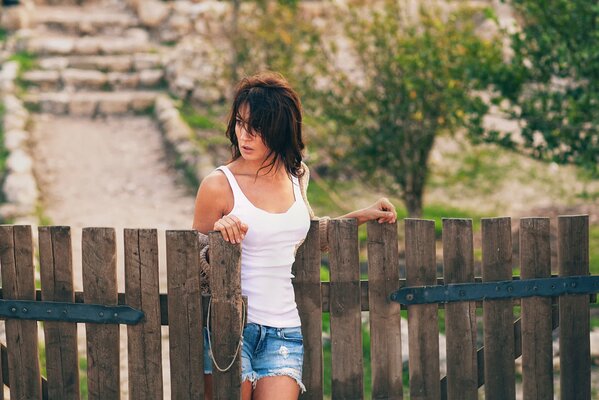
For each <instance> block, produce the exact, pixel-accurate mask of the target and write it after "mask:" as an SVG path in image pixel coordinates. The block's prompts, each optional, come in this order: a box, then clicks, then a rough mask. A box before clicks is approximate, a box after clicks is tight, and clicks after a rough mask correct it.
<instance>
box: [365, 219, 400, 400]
mask: <svg viewBox="0 0 599 400" xmlns="http://www.w3.org/2000/svg"><path fill="white" fill-rule="evenodd" d="M367 233H368V291H369V294H368V301H369V307H368V308H369V310H370V311H369V312H370V314H369V315H370V358H371V366H372V398H373V399H402V398H403V376H402V367H403V365H402V358H401V314H400V305H399V303H396V302H394V301H391V300H390V298H389V295H390V294H391V293H393V292H395V291H396V290H397V289H398V287H399V248H398V242H397V224H396V223H394V224H380V223H378V222H376V221H369V222H368V225H367Z"/></svg>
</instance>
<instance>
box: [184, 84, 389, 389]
mask: <svg viewBox="0 0 599 400" xmlns="http://www.w3.org/2000/svg"><path fill="white" fill-rule="evenodd" d="M301 112H302V110H301V103H300V100H299V96H298V95H297V93H296V92H295V91H294V90H293V89H292V88H291V86H290V85H289V83H288V82H287V81H286V80H285V79H284V78H283V77H282V76H281V75H279V74H274V73H264V74H259V75H256V76H252V77H249V78H245V79H243V80H242V81H241V82H240V83H239V85H238V87H237V90H236V93H235V97H234V101H233V106H232V109H231V115H230V119H229V123H228V127H227V132H226V135H227V137H228V138H229V140H230V141H231V149H232V160H231V161H230V162H229V163H228V164H227V165H223V166H221V167H218V168H217V169H216V170H215V171H213V172H212V173H211V174H210V175H208V176H207V177H206V178H205V179H204V180H203V181H202V183H201V185H200V188H199V190H198V193H197V198H196V204H195V213H194V220H193V229H195V230H197V231H199V232H200V233H201V234H203V235H200V236H201V238H200V240H201V241H202V242H203V244H205V243H206V242H207V241H206V236H205V235H206V234H208V232H209V231H212V230H215V231H220V232H221V233H222V235H223V238H224V239H225V240H227V241H229V242H231V243H241V289H242V294H243V295H244V296H247V297H248V310H247V325H246V327H245V329H244V331H243V345H242V348H241V360H242V398H243V399H244V400H248V399H252V398H253V399H254V400H268V399H272V400H275V399H276V400H287V399H297V398H298V395H299V393H300V391H301V390H305V388H304V385H303V383H302V362H303V344H302V333H301V321H300V318H299V314H298V311H297V306H296V303H295V295H294V292H293V286H292V283H291V278H293V276H292V274H291V266H292V264H293V262H294V260H295V252H296V250H297V248H298V247H299V245H300V244H301V243H302V242H303V240H304V239H305V237H306V234H307V233H308V229H309V227H310V219H311V218H316V217H314V213H313V212H312V210H311V208H310V205H309V203H308V201H307V198H306V189H307V186H308V179H309V171H308V168H307V166H306V165H305V164H304V163H303V162H302V152H303V149H304V142H303V138H302V113H301ZM342 218H356V219H357V221H358V224H362V223H364V222H366V221H369V220H373V219H376V220H378V222H379V223H385V222H386V223H393V222H395V220H396V218H397V214H396V212H395V208H394V207H393V205H392V204H391V203H390V202H389V201H388V200H387V199H386V198H381V199H380V200H378V201H377V202H376V203H374V204H372V205H371V206H370V207H367V208H365V209H361V210H357V211H354V212H351V213H349V214H346V215H344V216H342ZM327 222H328V218H320V219H319V224H320V234H321V243H322V244H323V248H325V249H326V247H327V240H326V232H327ZM208 261H209V252H208V246H207V245H206V246H205V247H204V249H203V251H202V261H201V262H202V263H208ZM205 333H206V332H205ZM209 334H210V333H209V332H208V333H207V334H206V335H209ZM206 335H205V336H206ZM205 344H206V345H207V340H205ZM205 354H206V357H205V360H204V374H205V382H206V398H211V393H212V379H211V373H212V363H211V359H210V349H208V348H207V347H206V348H205Z"/></svg>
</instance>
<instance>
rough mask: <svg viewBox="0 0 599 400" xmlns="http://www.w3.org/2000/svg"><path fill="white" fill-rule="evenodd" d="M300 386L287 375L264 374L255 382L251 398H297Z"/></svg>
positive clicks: (271, 399)
mask: <svg viewBox="0 0 599 400" xmlns="http://www.w3.org/2000/svg"><path fill="white" fill-rule="evenodd" d="M299 394H300V387H299V386H298V384H297V382H296V381H295V379H293V378H291V377H289V376H265V377H264V378H261V379H259V380H258V382H256V389H254V397H253V398H252V399H253V400H297V398H298V397H299Z"/></svg>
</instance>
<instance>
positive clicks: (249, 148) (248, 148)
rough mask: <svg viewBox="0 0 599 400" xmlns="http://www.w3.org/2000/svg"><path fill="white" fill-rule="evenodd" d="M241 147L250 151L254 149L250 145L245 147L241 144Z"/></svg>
mask: <svg viewBox="0 0 599 400" xmlns="http://www.w3.org/2000/svg"><path fill="white" fill-rule="evenodd" d="M241 148H242V149H243V150H244V151H252V150H254V149H252V148H251V147H247V146H241Z"/></svg>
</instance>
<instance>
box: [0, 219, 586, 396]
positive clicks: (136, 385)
mask: <svg viewBox="0 0 599 400" xmlns="http://www.w3.org/2000/svg"><path fill="white" fill-rule="evenodd" d="M557 223H558V225H557V226H558V239H557V246H558V248H557V250H558V267H559V275H560V276H570V275H588V274H589V236H588V217H587V216H563V217H559V218H558V221H557ZM549 225H550V221H549V219H547V218H526V219H522V220H521V221H520V246H519V248H520V259H519V263H518V264H519V266H520V268H521V277H520V279H530V278H539V277H550V276H551V269H550V230H549ZM367 233H368V277H369V280H368V281H363V280H360V270H359V249H358V230H357V224H356V221H355V220H344V219H339V220H332V221H331V225H330V230H329V242H330V253H329V262H330V282H321V280H320V266H321V252H320V245H319V237H318V223H317V222H316V221H313V222H312V226H311V229H310V231H309V233H308V237H307V239H306V241H305V243H304V244H303V245H302V247H301V248H300V249H299V251H298V254H297V257H296V262H295V264H294V267H293V269H294V274H295V279H294V285H295V290H296V301H297V304H298V307H299V310H300V315H301V319H302V330H303V334H304V346H305V356H304V369H303V374H304V383H305V385H306V387H307V388H308V391H307V392H306V393H305V394H304V395H302V398H303V399H322V398H323V386H324V382H323V375H324V374H323V336H322V314H323V313H325V312H328V313H330V330H331V331H330V340H331V356H332V368H331V377H332V398H333V399H361V398H363V397H364V386H363V382H364V375H363V365H364V361H363V357H362V323H361V312H362V311H369V312H370V313H369V314H370V336H371V340H370V343H371V349H370V354H371V366H372V398H373V399H402V398H403V390H404V389H403V379H402V377H403V364H402V354H401V329H402V328H403V329H406V326H405V322H404V321H402V319H401V318H400V305H399V304H398V303H395V302H392V301H390V300H389V296H390V294H391V293H392V292H394V291H396V290H398V289H399V288H401V287H403V286H406V285H407V286H422V285H436V284H443V283H446V284H449V283H463V282H475V281H477V280H478V281H480V278H475V276H474V246H473V233H472V221H471V220H468V219H445V220H444V221H443V278H440V277H437V262H436V238H435V229H434V222H433V221H428V220H418V219H406V220H405V263H406V274H407V275H406V279H405V280H404V279H400V277H399V246H398V232H397V226H396V225H389V224H382V225H379V224H377V223H369V224H368V227H367ZM115 242H116V240H115V231H114V230H113V229H110V228H85V229H84V230H83V238H82V261H83V262H82V264H83V265H82V268H83V286H84V292H83V293H80V292H75V291H74V290H73V277H72V276H73V275H72V268H73V266H72V261H71V239H70V230H69V228H68V227H40V228H39V268H40V276H41V291H39V290H38V291H36V288H35V279H34V271H35V267H34V265H35V263H34V253H35V250H34V248H33V243H32V232H31V227H29V226H1V227H0V263H1V273H2V289H3V290H2V296H3V299H22V300H34V299H37V300H39V301H60V302H84V303H90V304H107V305H115V304H128V305H130V306H132V307H134V308H137V309H140V310H142V311H143V312H144V313H145V318H144V320H143V321H142V322H141V323H139V324H137V325H129V326H128V329H127V340H128V362H129V367H128V373H129V396H130V398H132V399H162V398H163V397H164V393H163V383H162V364H161V325H168V326H169V349H170V386H171V397H172V398H173V399H178V400H183V399H201V398H203V391H204V382H203V375H202V360H203V352H204V349H203V340H202V325H203V323H204V322H203V320H204V319H205V315H206V306H207V301H206V299H205V298H204V299H203V298H202V296H201V295H200V274H199V266H198V262H197V261H198V255H199V249H198V244H197V237H196V233H195V232H193V231H167V232H166V248H167V250H166V251H167V275H168V293H167V294H161V293H160V292H159V276H158V243H157V232H156V230H153V229H142V230H133V229H128V230H125V235H124V249H125V280H126V282H125V283H126V290H125V293H124V294H119V293H118V292H117V273H116V243H115ZM210 243H211V262H212V266H213V278H212V282H211V285H212V289H213V297H212V301H211V313H212V315H211V325H212V329H213V331H214V332H218V335H214V336H213V338H212V341H213V346H214V349H215V351H214V353H215V356H216V357H217V361H218V363H219V364H220V365H227V364H228V363H229V361H231V357H232V356H233V354H235V348H236V346H237V341H238V340H239V332H240V329H241V324H242V322H241V321H242V313H243V307H242V298H241V290H240V277H239V276H240V247H239V246H238V245H231V244H228V243H225V242H224V241H223V240H222V238H221V237H220V234H217V233H213V234H211V235H210ZM512 265H513V260H512V230H511V222H510V219H509V218H489V219H483V220H482V281H483V282H491V281H499V280H511V279H512ZM557 303H559V308H558V306H557V305H556V304H557ZM520 304H521V319H519V320H517V321H516V322H514V313H513V306H514V305H520ZM481 306H482V308H483V321H484V328H483V332H484V347H483V348H481V349H478V348H477V340H476V336H477V323H476V309H477V307H481ZM440 307H443V305H442V304H441V305H439V304H422V305H412V306H408V324H407V329H408V333H409V397H410V399H413V400H416V399H445V398H447V399H460V400H463V399H464V400H468V399H478V392H479V387H481V386H482V385H484V393H485V398H486V399H502V400H506V399H514V398H515V368H514V364H515V363H514V360H515V358H517V357H519V356H520V354H521V355H522V380H523V391H524V398H526V399H553V396H554V393H553V392H554V389H553V354H552V339H551V336H552V330H553V329H555V327H556V326H557V325H558V317H559V337H560V365H561V368H560V390H561V399H590V398H591V392H590V368H591V363H590V342H589V295H567V296H562V297H560V298H559V302H558V301H557V300H556V299H553V300H552V299H551V298H549V297H546V298H543V297H531V298H526V299H522V300H521V302H520V301H519V300H512V299H507V300H485V301H482V302H474V301H471V302H457V303H449V304H446V305H445V326H446V335H447V336H446V339H447V340H446V341H447V376H446V377H443V378H441V379H440V372H439V325H438V310H439V308H440ZM558 311H559V312H558ZM5 324H6V342H7V343H6V347H4V346H3V348H2V361H3V362H2V363H1V364H0V367H1V368H2V371H1V373H0V377H2V379H3V382H4V383H5V384H7V385H9V387H10V397H11V398H13V399H41V398H50V399H79V398H80V393H79V392H80V388H79V376H78V358H79V356H78V354H77V343H76V342H77V341H76V338H77V328H76V324H75V323H71V322H45V323H44V324H43V326H44V337H45V349H46V365H47V376H46V377H41V375H40V363H39V356H38V332H37V329H38V325H37V323H36V322H35V321H27V320H16V319H11V318H7V319H6V322H5ZM402 325H404V326H403V327H402ZM85 329H86V338H87V339H86V340H87V379H88V382H87V384H88V393H89V398H90V399H103V400H105V399H118V398H119V397H120V393H119V368H118V365H119V340H118V338H119V329H118V325H115V324H94V323H88V324H86V326H85ZM215 372H216V373H215V376H214V382H215V387H214V397H215V398H216V399H233V398H239V395H240V385H241V383H240V362H239V358H238V359H237V361H236V362H235V363H234V364H233V367H232V369H231V370H230V371H229V372H226V373H219V372H217V371H215ZM1 396H2V391H0V398H1Z"/></svg>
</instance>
